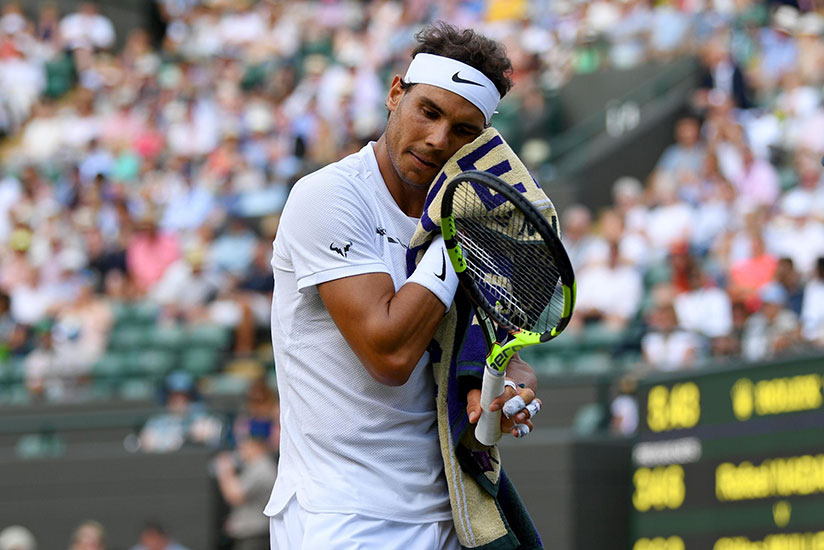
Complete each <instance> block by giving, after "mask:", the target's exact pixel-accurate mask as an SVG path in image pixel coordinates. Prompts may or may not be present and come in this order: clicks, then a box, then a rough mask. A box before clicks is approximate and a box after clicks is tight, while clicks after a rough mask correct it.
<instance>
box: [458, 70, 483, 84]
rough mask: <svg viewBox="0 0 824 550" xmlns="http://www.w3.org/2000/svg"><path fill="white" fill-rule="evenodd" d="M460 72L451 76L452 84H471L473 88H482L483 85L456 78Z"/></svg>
mask: <svg viewBox="0 0 824 550" xmlns="http://www.w3.org/2000/svg"><path fill="white" fill-rule="evenodd" d="M460 72H461V71H458V72H456V73H455V74H453V75H452V82H457V83H458V84H472V85H473V86H481V87H483V84H480V83H478V82H475V81H472V80H467V79H465V78H461V77H460V76H458V75H459V74H460Z"/></svg>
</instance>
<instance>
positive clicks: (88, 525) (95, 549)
mask: <svg viewBox="0 0 824 550" xmlns="http://www.w3.org/2000/svg"><path fill="white" fill-rule="evenodd" d="M69 550H106V529H105V528H104V527H103V524H102V523H100V522H99V521H95V520H86V521H84V522H83V523H81V524H80V525H78V526H77V528H76V529H75V530H74V533H72V538H71V542H70V546H69Z"/></svg>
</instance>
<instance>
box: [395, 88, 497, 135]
mask: <svg viewBox="0 0 824 550" xmlns="http://www.w3.org/2000/svg"><path fill="white" fill-rule="evenodd" d="M407 93H411V95H412V96H413V97H414V98H415V99H416V100H417V101H420V102H421V103H424V104H427V105H429V106H431V107H434V108H437V109H438V110H440V111H442V112H443V114H445V115H447V116H449V117H450V118H454V119H455V121H456V122H459V123H463V124H471V125H473V126H478V127H479V128H480V129H483V128H484V126H485V124H484V114H483V113H482V112H481V110H480V109H478V107H476V106H475V105H474V104H473V103H472V102H471V101H469V100H467V99H465V98H464V97H462V96H460V95H458V94H456V93H455V92H451V91H449V90H445V89H443V88H439V87H438V86H433V85H431V84H424V83H420V84H415V85H414V86H413V87H412V88H411V89H410V90H408V91H407Z"/></svg>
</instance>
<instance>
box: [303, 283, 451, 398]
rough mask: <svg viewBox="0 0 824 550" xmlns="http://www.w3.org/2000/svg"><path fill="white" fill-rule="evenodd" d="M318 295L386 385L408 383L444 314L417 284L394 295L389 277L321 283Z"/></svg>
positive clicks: (437, 302) (373, 373)
mask: <svg viewBox="0 0 824 550" xmlns="http://www.w3.org/2000/svg"><path fill="white" fill-rule="evenodd" d="M318 292H319V293H320V297H321V299H322V300H323V303H324V305H325V306H326V309H327V310H328V311H329V314H330V315H331V316H332V319H333V320H334V321H335V325H337V327H338V330H340V332H341V334H343V337H344V338H345V339H346V341H347V342H348V343H349V345H350V346H351V347H352V349H353V350H354V352H355V354H356V355H357V356H358V359H360V360H361V362H362V363H363V364H364V366H365V367H366V370H367V371H368V372H369V374H370V375H371V376H372V378H374V379H375V380H377V381H378V382H380V383H382V384H386V385H388V386H400V385H403V384H404V383H406V381H407V380H408V379H409V376H410V374H412V370H413V369H414V368H415V365H416V364H417V363H418V361H419V360H420V358H421V356H422V355H423V353H424V351H426V348H427V346H428V345H429V342H430V341H431V340H432V336H433V335H434V334H435V329H436V328H437V327H438V324H439V323H440V322H441V319H443V315H444V313H445V311H446V308H445V307H444V304H443V303H442V302H441V301H440V300H439V299H438V298H437V297H436V296H435V295H434V294H433V293H432V292H430V291H429V290H427V289H426V288H424V287H423V286H420V285H418V284H415V283H407V284H405V285H404V286H402V287H401V288H400V290H398V292H397V293H395V286H394V284H393V282H392V279H391V277H390V276H389V275H388V274H386V273H367V274H364V275H355V276H353V277H344V278H342V279H336V280H334V281H329V282H326V283H322V284H320V285H318Z"/></svg>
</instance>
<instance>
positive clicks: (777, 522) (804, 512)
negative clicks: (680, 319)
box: [628, 357, 824, 550]
mask: <svg viewBox="0 0 824 550" xmlns="http://www.w3.org/2000/svg"><path fill="white" fill-rule="evenodd" d="M638 396H639V398H638V399H639V407H640V411H639V412H640V415H639V418H640V419H641V427H640V433H639V435H638V438H637V442H636V443H635V445H634V447H633V453H632V459H633V470H632V474H631V475H632V479H631V485H630V488H631V494H630V495H628V498H629V501H630V510H631V540H630V544H629V548H631V550H824V358H822V357H816V358H810V357H805V358H795V359H788V360H784V361H782V362H780V363H779V362H773V363H761V364H750V365H746V366H740V365H739V366H738V367H716V368H708V369H704V370H701V371H696V372H692V373H690V372H684V373H668V374H663V373H662V374H659V375H655V376H650V377H648V378H647V379H645V380H643V381H641V383H640V385H639V392H638Z"/></svg>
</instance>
